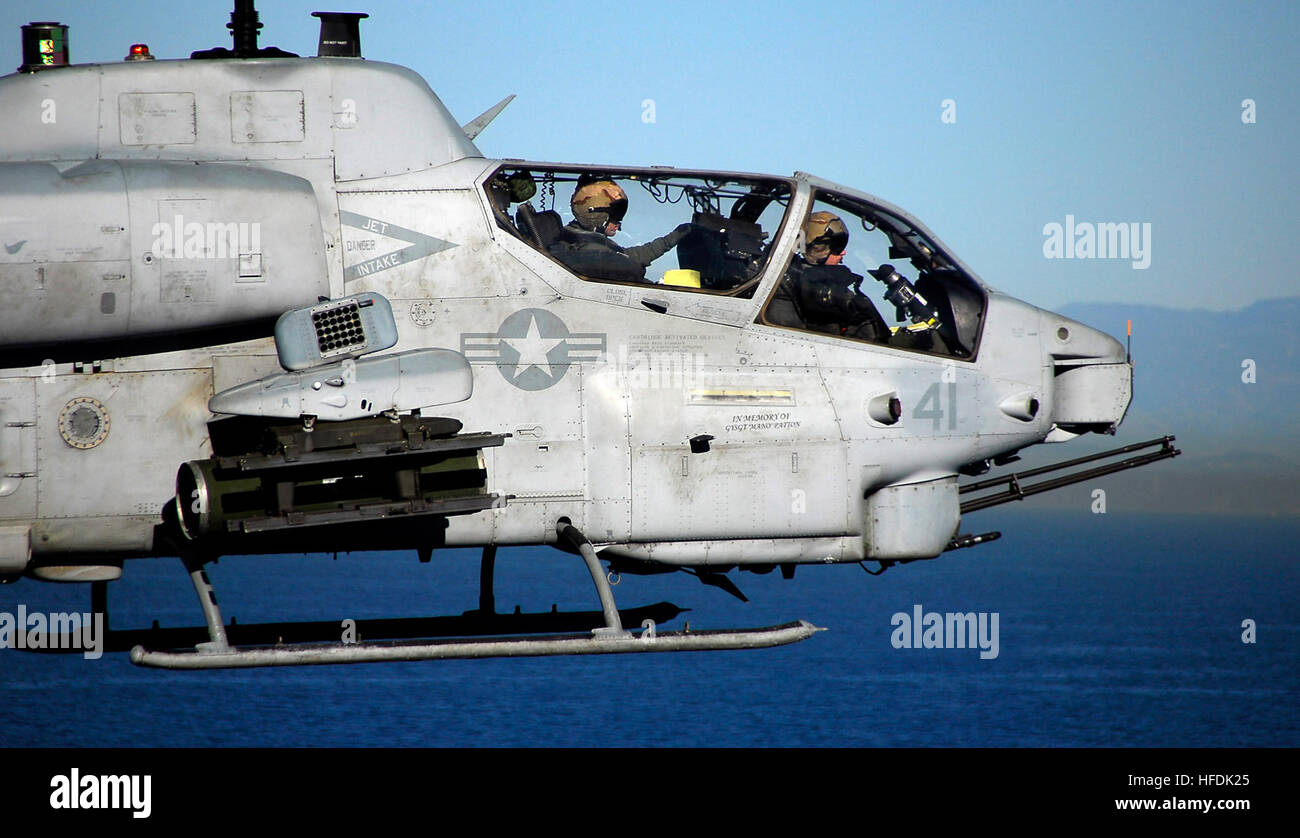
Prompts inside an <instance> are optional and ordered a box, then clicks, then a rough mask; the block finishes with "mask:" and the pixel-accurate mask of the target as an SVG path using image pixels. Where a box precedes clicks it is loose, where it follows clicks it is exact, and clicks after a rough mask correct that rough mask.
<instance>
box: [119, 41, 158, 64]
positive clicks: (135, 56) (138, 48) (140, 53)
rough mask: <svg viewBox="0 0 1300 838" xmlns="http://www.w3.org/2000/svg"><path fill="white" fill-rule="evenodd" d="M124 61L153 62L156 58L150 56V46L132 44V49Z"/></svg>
mask: <svg viewBox="0 0 1300 838" xmlns="http://www.w3.org/2000/svg"><path fill="white" fill-rule="evenodd" d="M122 60H123V61H153V60H154V58H153V56H152V55H150V54H149V45H148V44H131V49H130V51H129V52H127V54H126V58H124V59H122Z"/></svg>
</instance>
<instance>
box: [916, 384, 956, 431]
mask: <svg viewBox="0 0 1300 838" xmlns="http://www.w3.org/2000/svg"><path fill="white" fill-rule="evenodd" d="M942 392H943V391H942V390H941V389H940V382H938V381H936V382H935V383H933V384H931V385H930V386H929V388H928V389H926V391H925V393H924V395H922V396H921V400H920V401H919V402H917V403H916V407H914V408H912V418H913V419H930V420H932V421H933V424H932V428H933V429H934V430H936V431H937V430H939V423H940V420H942V419H943V417H944V415H945V414H947V416H948V430H950V431H955V430H956V429H957V382H955V381H951V382H949V383H948V398H947V401H948V407H947V410H945V409H944V405H943V402H944V399H943V397H942V395H941V394H942Z"/></svg>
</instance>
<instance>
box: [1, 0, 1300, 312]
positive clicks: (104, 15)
mask: <svg viewBox="0 0 1300 838" xmlns="http://www.w3.org/2000/svg"><path fill="white" fill-rule="evenodd" d="M232 6H233V4H232V3H231V2H229V0H190V1H189V2H186V3H176V2H174V0H166V2H164V0H141V1H140V2H125V1H124V2H107V0H103V1H101V2H71V1H70V0H49V1H48V2H33V1H32V0H6V2H5V3H4V5H3V8H0V62H2V63H0V67H3V68H5V69H11V68H15V67H17V66H18V64H19V63H20V49H19V43H20V42H19V26H20V25H21V24H23V23H27V22H29V21H33V20H58V21H60V22H62V23H65V24H68V25H69V26H70V33H69V43H70V46H71V51H72V59H73V61H74V62H104V61H117V60H120V59H121V58H122V56H124V55H125V54H126V51H127V48H128V46H129V45H130V44H131V43H132V42H134V41H144V42H147V43H148V44H149V45H150V47H151V48H152V50H153V52H154V53H155V54H156V55H158V56H159V57H164V58H177V57H185V56H188V54H189V52H190V51H192V50H195V49H201V48H207V47H212V46H229V45H230V39H229V35H228V33H227V31H226V29H225V23H226V22H227V21H228V20H229V13H230V10H231V8H232ZM321 8H325V9H331V8H332V9H335V10H348V11H367V12H369V13H370V15H371V17H370V19H369V20H366V21H364V22H363V23H362V29H361V32H362V46H363V52H364V54H365V55H366V56H367V57H368V58H370V59H372V60H383V61H390V62H393V63H398V64H405V65H407V66H410V67H412V68H414V69H415V70H416V71H418V72H419V73H420V74H421V75H423V76H424V77H425V78H426V79H427V80H428V81H429V83H430V85H431V86H432V87H433V89H434V90H435V91H437V93H438V94H439V95H440V96H441V97H442V99H443V101H444V102H445V103H446V105H447V106H448V108H450V110H451V111H452V113H453V114H455V115H456V117H457V118H458V119H460V120H461V121H462V122H467V121H469V120H470V119H471V118H473V117H474V116H476V115H477V114H478V113H479V112H481V111H483V110H485V109H486V108H487V107H489V106H490V105H492V104H493V103H495V102H496V101H498V100H499V99H501V98H502V97H504V96H505V95H506V94H508V93H516V94H518V96H519V98H518V99H517V100H516V101H515V102H514V103H513V104H512V105H511V106H510V107H509V108H507V110H506V111H505V113H504V114H502V116H501V117H500V118H499V119H498V120H497V121H496V122H495V123H493V125H492V126H491V127H490V128H488V130H487V131H486V132H485V133H484V134H483V135H482V136H481V137H479V143H478V144H479V147H480V148H481V149H482V150H483V152H484V154H486V155H489V156H501V157H522V158H527V159H535V160H553V161H565V162H603V163H627V164H651V163H655V164H669V165H678V166H683V167H693V168H694V167H702V168H719V169H731V170H741V171H758V172H772V173H780V174H785V173H789V172H792V171H794V170H802V171H807V172H811V173H813V174H817V175H820V176H822V177H825V178H828V179H830V180H833V181H836V182H839V183H844V184H847V185H851V186H854V187H856V188H858V189H861V190H864V191H866V192H869V193H872V194H875V195H878V196H880V197H882V198H885V199H886V200H889V201H891V202H893V203H896V204H898V205H900V206H902V207H903V208H905V209H907V210H909V211H911V212H912V213H913V214H915V215H917V216H918V217H920V218H921V219H922V220H923V221H924V222H925V223H926V224H928V225H929V226H930V227H931V228H932V229H933V230H934V231H935V232H936V233H937V234H938V236H939V237H940V238H942V239H943V240H944V241H945V242H946V243H947V244H948V245H949V246H951V247H952V248H953V249H954V250H955V251H956V252H957V254H958V255H960V256H961V257H962V258H963V259H964V260H965V261H966V262H967V263H968V264H969V265H971V267H973V268H974V269H975V270H976V271H977V272H978V273H979V274H980V275H981V277H982V278H983V279H984V280H985V281H986V282H988V283H989V284H991V285H993V286H994V287H995V288H998V289H999V290H1002V291H1006V292H1008V293H1010V294H1013V295H1015V296H1017V297H1021V298H1024V299H1026V300H1029V301H1031V302H1034V303H1036V304H1039V305H1044V306H1047V307H1049V308H1056V307H1059V306H1060V305H1062V304H1064V303H1066V302H1072V301H1080V302H1090V301H1114V302H1133V303H1155V304H1162V305H1171V306H1176V307H1181V308H1210V309H1220V310H1222V309H1236V308H1239V307H1241V306H1243V305H1246V304H1248V303H1251V302H1254V301H1256V300H1258V299H1263V298H1269V297H1279V296H1291V295H1295V294H1297V293H1298V292H1300V282H1298V279H1300V269H1298V268H1297V267H1296V265H1297V259H1296V258H1295V256H1294V255H1292V254H1291V253H1289V252H1287V251H1288V250H1289V249H1290V247H1291V246H1293V245H1294V244H1295V239H1296V237H1295V236H1294V235H1293V232H1292V228H1293V225H1295V224H1296V223H1297V221H1300V212H1298V211H1297V210H1298V209H1300V189H1298V187H1300V175H1297V171H1298V169H1300V167H1298V166H1297V160H1300V96H1298V95H1297V93H1296V81H1297V79H1300V47H1297V44H1296V39H1297V35H1298V34H1300V3H1296V2H1277V3H1227V2H1225V3H1196V2H1167V3H1143V4H1137V5H1135V6H1133V5H1130V4H1126V3H1118V4H1111V3H1064V2H1062V3H1049V2H1038V0H1034V1H1033V2H1008V3H996V4H986V3H951V4H950V3H916V2H912V3H887V4H886V3H873V4H867V3H861V2H834V0H827V2H821V3H817V4H807V3H788V2H770V3H761V2H760V3H755V2H748V3H745V2H735V3H716V4H713V3H699V2H682V3H676V2H674V3H667V2H665V3H657V4H654V5H653V6H652V7H650V8H653V9H654V11H646V8H647V4H640V3H622V4H600V3H590V2H585V3H576V2H575V3H569V2H565V3H540V2H539V3H530V4H527V5H524V4H511V3H492V2H483V0H476V1H475V2H450V1H449V0H441V1H440V2H431V3H423V2H420V3H415V2H394V0H360V1H359V2H351V0H350V2H348V3H346V4H332V3H323V2H320V0H310V2H302V0H287V1H285V0H262V2H261V3H260V4H259V11H260V12H261V15H262V20H263V22H264V23H265V24H266V26H265V28H264V29H263V37H262V44H263V45H275V46H279V47H281V48H283V49H287V50H291V51H294V52H298V53H301V54H303V55H313V54H314V53H315V51H316V40H317V35H318V24H317V21H316V19H314V18H312V17H310V13H311V12H312V11H314V10H317V9H321ZM597 9H599V10H600V11H599V12H597V11H596V10H597ZM647 100H649V101H647ZM945 100H951V101H950V102H947V103H946V104H945ZM1244 100H1251V101H1252V102H1253V106H1252V105H1250V104H1247V105H1243V101H1244ZM1252 111H1253V113H1252ZM1243 116H1245V117H1247V118H1248V119H1249V118H1253V120H1254V121H1253V122H1248V121H1244V120H1243ZM945 117H946V120H945ZM2 131H3V128H0V132H2ZM1067 216H1073V218H1074V221H1075V224H1076V226H1077V225H1079V224H1083V223H1090V224H1091V223H1106V224H1119V223H1124V224H1137V225H1138V226H1137V227H1136V228H1135V229H1136V230H1137V231H1138V232H1139V233H1142V232H1143V231H1144V230H1146V229H1149V230H1150V239H1149V241H1148V240H1147V239H1146V236H1145V235H1143V236H1142V238H1141V243H1142V247H1143V249H1144V250H1147V253H1146V257H1149V260H1150V265H1149V267H1147V268H1146V269H1135V268H1134V267H1133V262H1134V259H1132V258H1130V259H1099V258H1090V259H1089V258H1071V259H1064V258H1047V257H1046V256H1045V255H1044V244H1045V242H1046V241H1047V240H1048V235H1047V234H1045V233H1044V228H1045V226H1046V225H1050V224H1058V225H1061V227H1062V228H1064V227H1065V226H1066V224H1067ZM1148 224H1149V225H1150V227H1149V228H1146V227H1144V226H1143V225H1148ZM1065 233H1066V231H1065V230H1062V233H1061V235H1062V237H1064V236H1065ZM1081 235H1083V233H1082V232H1080V231H1079V230H1076V233H1075V237H1076V238H1077V237H1078V236H1081Z"/></svg>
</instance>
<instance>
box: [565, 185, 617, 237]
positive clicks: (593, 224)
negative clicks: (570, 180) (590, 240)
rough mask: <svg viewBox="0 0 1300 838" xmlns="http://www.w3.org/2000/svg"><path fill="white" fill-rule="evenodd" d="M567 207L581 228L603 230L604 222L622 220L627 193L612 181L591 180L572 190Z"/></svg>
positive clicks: (614, 222) (609, 222) (612, 222)
mask: <svg viewBox="0 0 1300 838" xmlns="http://www.w3.org/2000/svg"><path fill="white" fill-rule="evenodd" d="M569 208H570V209H571V210H573V217H574V219H575V220H576V221H577V222H578V224H579V226H581V227H582V229H584V230H600V231H602V232H603V231H604V229H605V225H606V224H617V223H619V222H621V221H622V220H623V216H624V215H625V214H626V213H627V193H625V192H624V191H623V190H622V188H620V187H619V185H618V184H616V183H614V182H613V181H610V180H597V181H593V182H591V183H586V184H583V185H581V186H579V187H578V188H577V189H576V190H574V193H573V200H571V201H570V202H569Z"/></svg>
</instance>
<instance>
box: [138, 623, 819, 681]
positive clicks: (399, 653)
mask: <svg viewBox="0 0 1300 838" xmlns="http://www.w3.org/2000/svg"><path fill="white" fill-rule="evenodd" d="M646 623H647V624H648V625H647V626H646V627H645V630H644V631H642V632H641V634H640V635H634V634H632V633H631V632H626V633H623V634H620V635H615V636H608V635H600V634H595V633H594V632H593V633H592V634H586V635H583V634H570V635H547V636H541V637H494V638H490V639H487V640H472V641H464V640H437V641H432V642H426V643H404V642H391V643H353V644H344V643H331V644H326V645H319V646H272V647H266V648H243V649H240V648H234V647H232V648H230V649H227V650H225V651H216V650H196V651H190V652H150V651H147V650H146V649H144V648H143V647H140V646H137V647H135V648H134V649H132V650H131V662H132V663H134V664H138V665H140V666H153V667H160V668H162V669H229V668H236V667H254V666H306V665H311V664H329V663H377V662H384V661H422V660H451V659H456V658H518V657H542V656H548V655H611V654H625V653H631V652H702V651H716V650H724V649H762V648H765V647H769V646H783V645H785V644H787V643H796V642H798V641H800V640H805V639H807V638H809V637H811V636H812V635H813V633H814V632H818V631H824V629H819V628H817V627H816V626H814V625H812V624H811V623H808V622H805V621H803V620H799V621H798V622H794V623H786V624H784V625H780V626H769V627H767V628H755V629H735V630H719V631H670V632H658V631H656V630H655V627H654V623H653V621H650V620H647V621H646ZM597 631H599V630H597Z"/></svg>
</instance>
